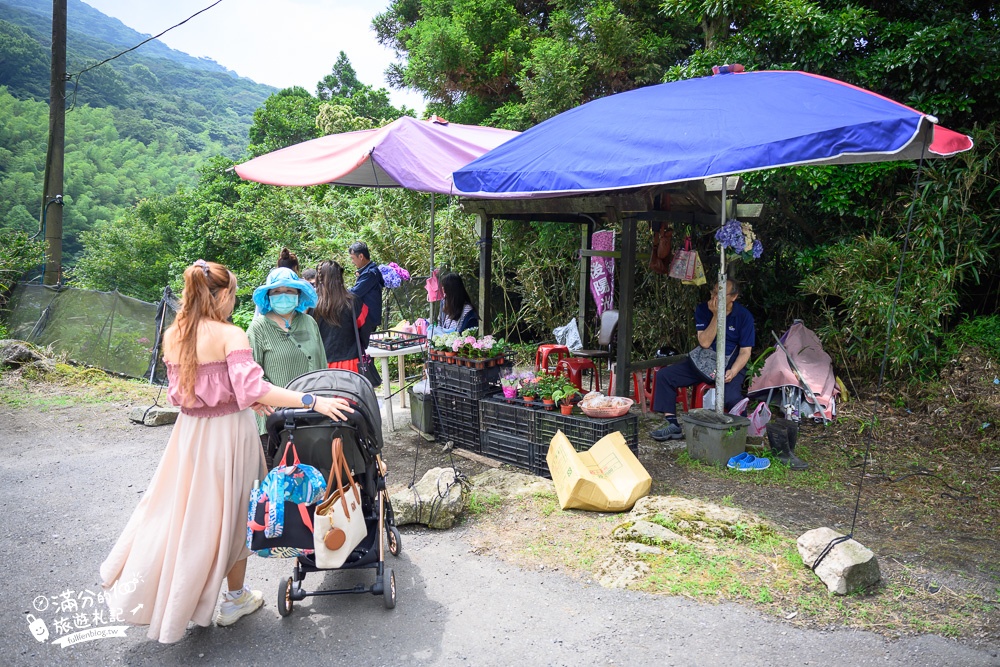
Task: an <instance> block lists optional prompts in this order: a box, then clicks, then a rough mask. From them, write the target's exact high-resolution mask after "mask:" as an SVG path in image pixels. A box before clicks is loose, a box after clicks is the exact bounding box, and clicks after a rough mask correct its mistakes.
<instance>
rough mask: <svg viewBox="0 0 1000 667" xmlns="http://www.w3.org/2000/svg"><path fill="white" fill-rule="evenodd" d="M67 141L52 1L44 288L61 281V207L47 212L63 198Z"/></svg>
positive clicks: (62, 23) (61, 4) (61, 39)
mask: <svg viewBox="0 0 1000 667" xmlns="http://www.w3.org/2000/svg"><path fill="white" fill-rule="evenodd" d="M65 142H66V0H52V71H51V78H50V80H49V144H48V155H46V159H45V182H44V186H43V190H44V194H43V196H42V224H43V226H44V227H45V275H44V277H43V280H44V283H45V284H46V285H57V284H59V282H60V280H61V278H62V235H63V225H62V222H63V220H62V217H63V216H62V214H63V212H62V206H56V207H55V208H54V209H52V212H51V213H47V212H46V208H47V205H48V204H49V203H50V202H56V203H59V204H61V203H62V198H63V152H64V150H65Z"/></svg>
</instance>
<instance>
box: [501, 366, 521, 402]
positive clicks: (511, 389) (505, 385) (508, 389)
mask: <svg viewBox="0 0 1000 667" xmlns="http://www.w3.org/2000/svg"><path fill="white" fill-rule="evenodd" d="M520 384H521V377H520V376H519V375H518V374H517V373H514V372H510V373H507V374H506V375H504V376H502V377H501V378H500V388H501V389H503V397H504V398H506V399H507V402H508V403H509V402H510V400H511V399H512V398H514V397H516V396H517V389H518V386H520Z"/></svg>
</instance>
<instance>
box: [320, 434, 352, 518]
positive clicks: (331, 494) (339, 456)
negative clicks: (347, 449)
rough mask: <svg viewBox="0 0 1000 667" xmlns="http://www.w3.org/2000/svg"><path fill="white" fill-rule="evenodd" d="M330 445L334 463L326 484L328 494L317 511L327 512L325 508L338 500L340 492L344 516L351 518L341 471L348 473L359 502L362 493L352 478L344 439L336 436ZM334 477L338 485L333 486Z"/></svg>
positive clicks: (349, 481)
mask: <svg viewBox="0 0 1000 667" xmlns="http://www.w3.org/2000/svg"><path fill="white" fill-rule="evenodd" d="M330 447H331V453H332V455H333V464H332V465H331V466H330V480H329V482H327V485H326V496H325V497H324V498H323V502H322V503H321V504H320V506H319V507H318V508H317V510H316V511H317V512H320V513H321V514H323V513H325V510H326V509H328V508H329V507H330V505H331V503H333V502H335V501H336V500H337V495H338V493H339V495H340V502H341V507H343V509H344V516H346V517H348V518H350V516H351V512H350V510H348V508H347V492H346V489H345V488H344V479H343V477H341V471H343V472H344V473H346V477H347V480H348V486H349V487H350V488H351V489H352V490H353V491H354V498H355V500H357V502H358V503H359V504H360V503H361V495H360V494H359V493H358V487H357V485H356V484H355V483H354V480H353V479H352V478H351V468H350V466H349V465H348V464H347V457H345V456H344V443H343V440H342V439H341V438H334V439H333V442H332V443H331V444H330ZM334 477H336V479H337V486H336V487H334V486H333V480H334ZM334 489H336V490H334Z"/></svg>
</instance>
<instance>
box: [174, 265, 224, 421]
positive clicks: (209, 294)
mask: <svg viewBox="0 0 1000 667" xmlns="http://www.w3.org/2000/svg"><path fill="white" fill-rule="evenodd" d="M235 290H236V276H234V275H233V274H232V272H231V271H230V270H229V269H227V268H226V267H225V266H223V265H222V264H216V263H215V262H206V261H205V260H201V259H199V260H198V261H197V262H195V263H194V264H192V265H191V266H189V267H188V268H187V269H185V270H184V291H183V292H182V293H181V309H180V312H178V313H177V319H175V320H174V323H173V324H172V325H171V326H170V329H171V330H173V332H174V333H173V342H174V344H175V345H176V346H177V359H178V362H179V365H180V368H181V377H180V390H181V396H183V397H184V403H187V402H188V400H189V399H191V398H193V397H194V381H195V378H196V377H197V375H198V327H199V326H200V325H201V323H202V321H204V320H210V321H215V322H225V321H226V315H225V311H224V308H225V305H226V300H227V299H228V298H229V297H230V295H232V293H233V291H235Z"/></svg>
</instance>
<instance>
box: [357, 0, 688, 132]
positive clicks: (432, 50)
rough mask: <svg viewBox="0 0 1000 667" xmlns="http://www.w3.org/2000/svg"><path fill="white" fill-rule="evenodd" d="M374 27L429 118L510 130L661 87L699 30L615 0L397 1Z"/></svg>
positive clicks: (400, 79)
mask: <svg viewBox="0 0 1000 667" xmlns="http://www.w3.org/2000/svg"><path fill="white" fill-rule="evenodd" d="M374 27H375V31H376V34H377V35H378V39H379V41H380V42H381V43H382V44H383V45H385V46H388V47H390V48H393V49H394V50H395V51H396V53H397V54H398V55H400V56H401V57H403V58H405V61H404V62H402V63H400V64H398V65H396V66H394V67H393V68H392V69H391V71H390V74H391V80H392V83H393V84H394V85H398V86H407V87H411V88H414V89H416V90H419V91H421V92H423V93H424V95H425V96H426V97H427V99H428V100H429V101H430V104H428V111H429V112H431V113H438V114H441V115H443V116H445V117H447V118H448V119H449V120H453V121H457V122H463V123H480V122H487V123H488V124H492V125H499V126H503V127H510V128H512V129H525V128H526V127H528V126H530V125H531V124H533V123H535V122H538V121H540V120H544V119H545V118H548V117H550V116H552V115H555V114H556V113H559V112H560V111H563V110H565V109H568V108H570V107H572V106H575V105H576V104H577V103H579V102H587V101H589V100H592V99H596V98H598V97H603V96H604V95H608V94H611V93H616V92H621V91H625V90H630V89H632V88H635V87H637V86H641V85H647V84H649V83H654V82H656V81H658V80H659V79H660V77H662V76H663V73H664V72H665V71H666V68H667V67H668V66H669V65H670V64H672V63H673V62H675V61H676V60H677V59H679V58H683V57H685V56H687V55H688V54H689V53H690V51H691V47H692V46H693V40H692V37H693V35H694V34H696V33H695V28H694V26H693V25H688V24H686V23H683V22H665V21H663V20H662V16H660V14H659V12H658V7H657V6H656V4H655V3H653V2H624V1H621V0H575V1H570V2H559V3H549V2H529V3H523V2H515V1H514V0H458V1H457V2H450V3H440V2H435V1H433V0H396V1H395V2H393V3H392V4H391V5H390V7H389V9H387V10H386V11H385V12H384V13H382V14H380V15H379V16H377V17H376V18H375V21H374Z"/></svg>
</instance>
